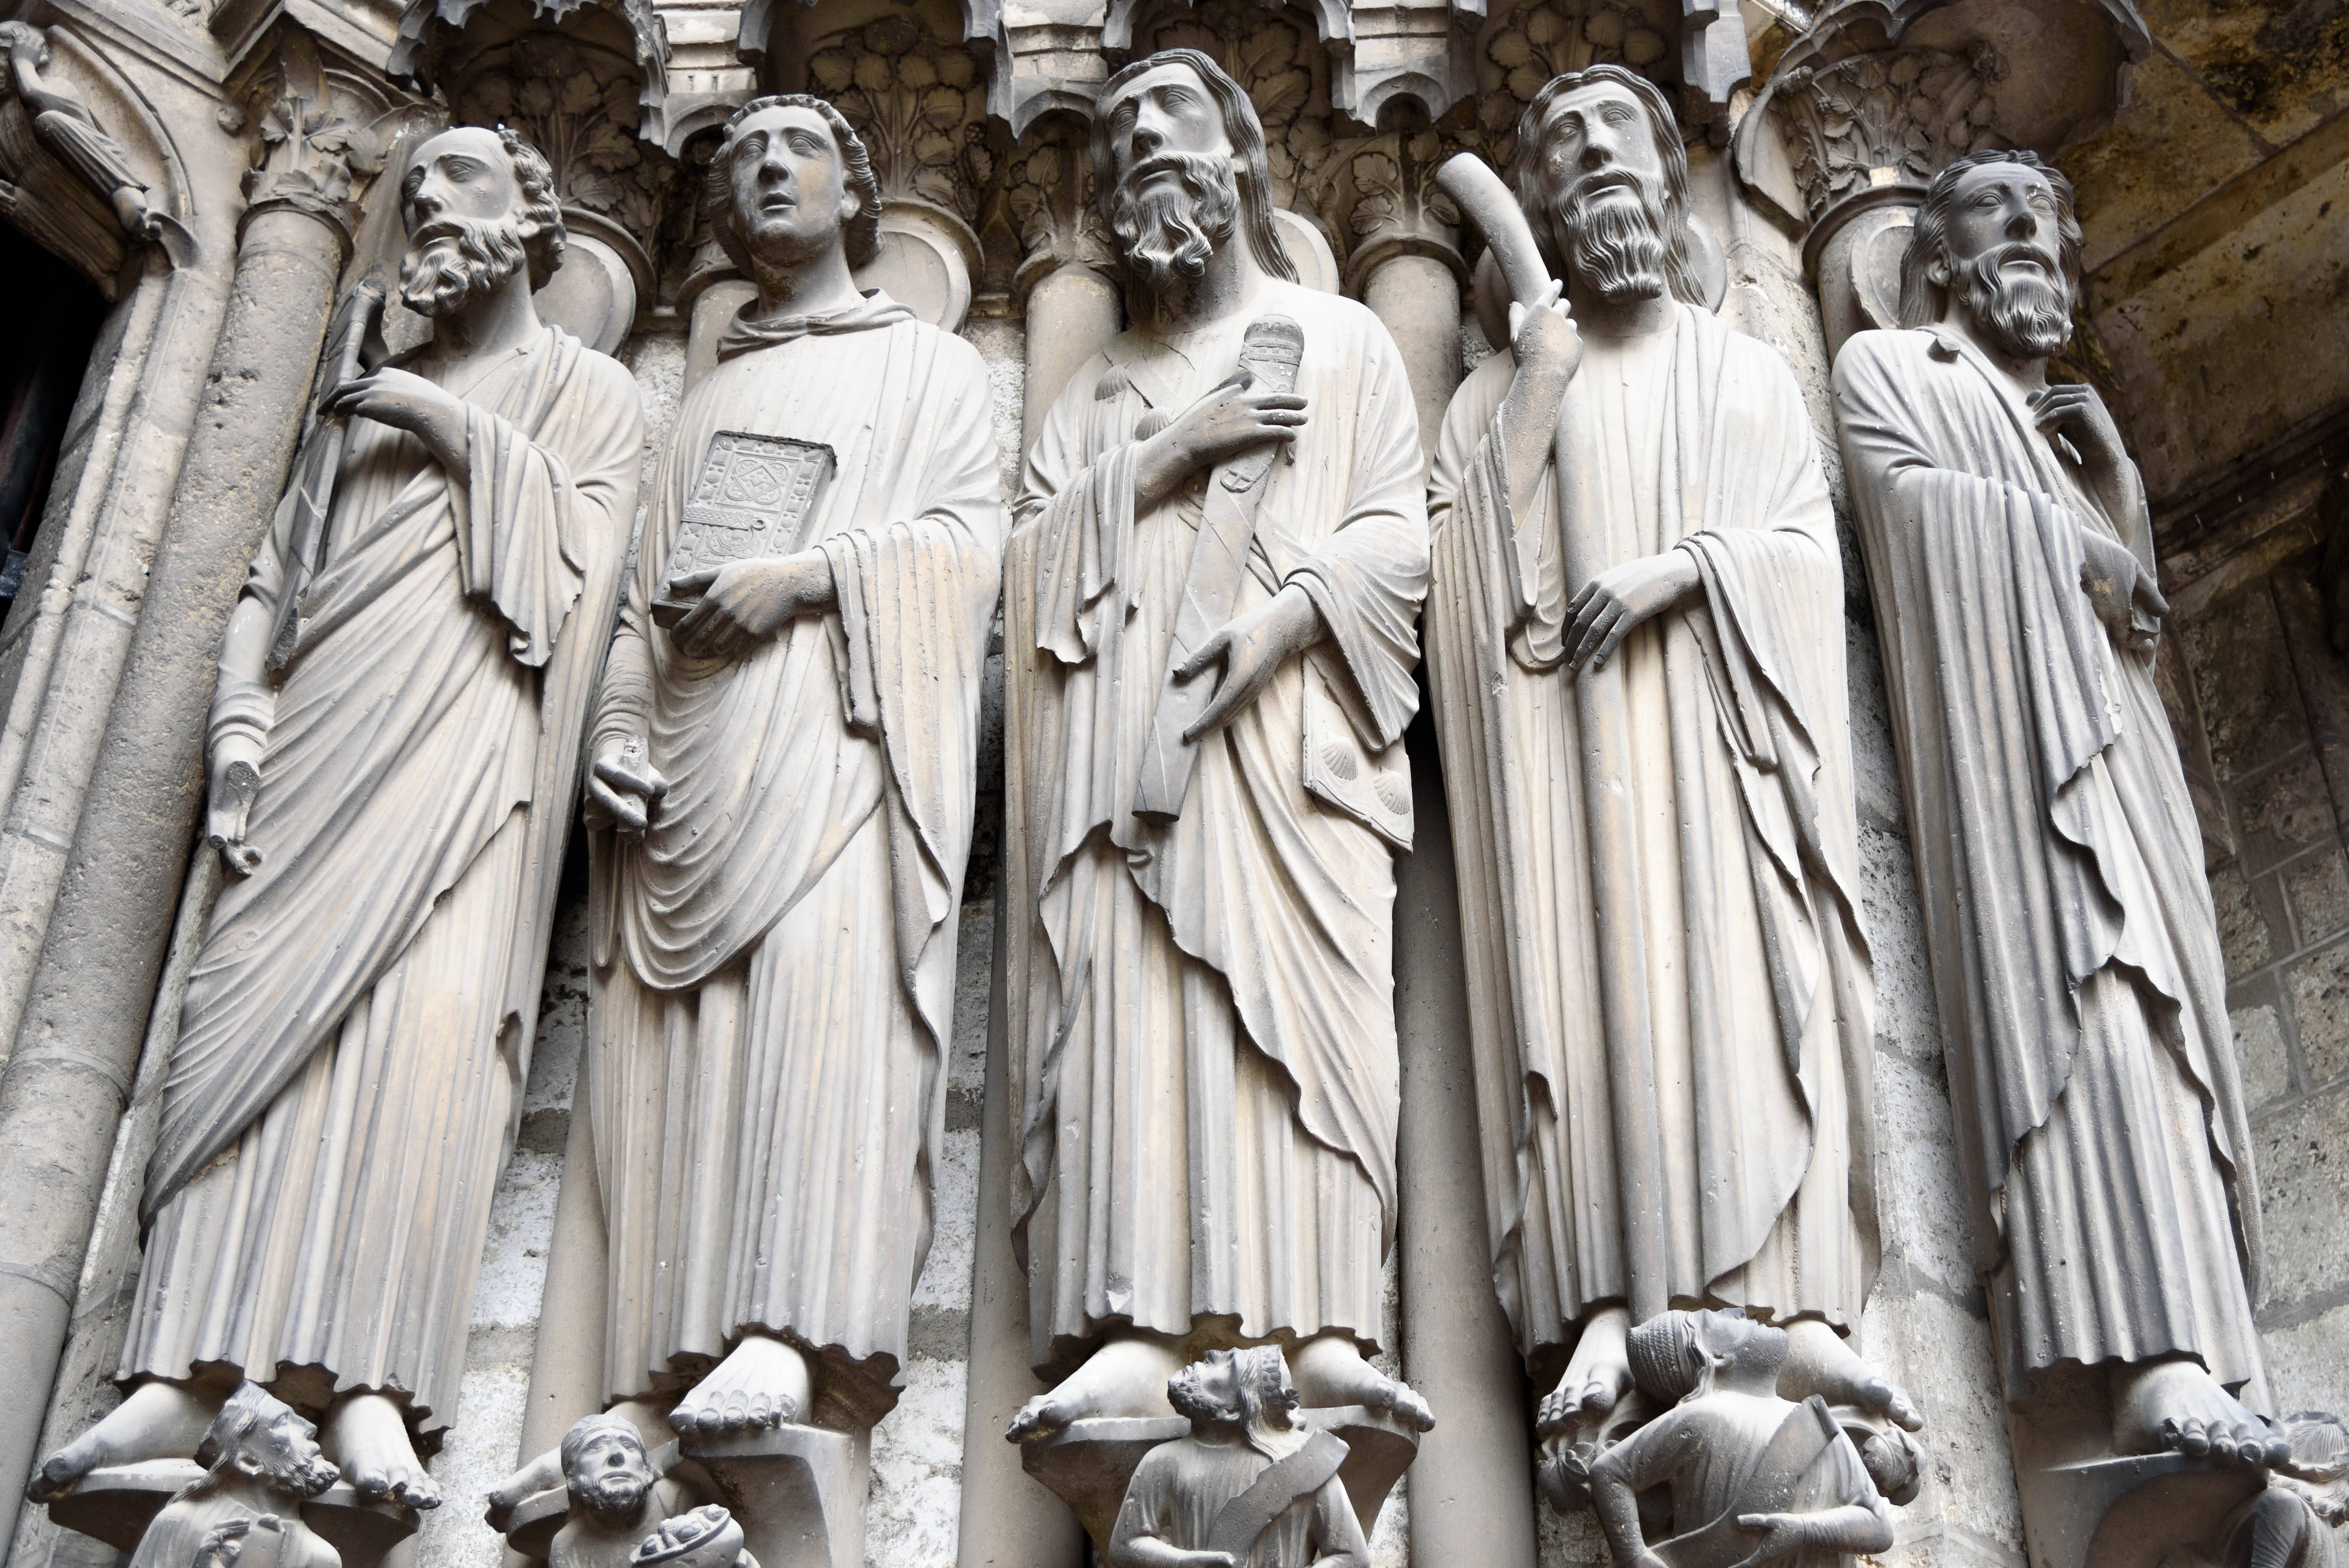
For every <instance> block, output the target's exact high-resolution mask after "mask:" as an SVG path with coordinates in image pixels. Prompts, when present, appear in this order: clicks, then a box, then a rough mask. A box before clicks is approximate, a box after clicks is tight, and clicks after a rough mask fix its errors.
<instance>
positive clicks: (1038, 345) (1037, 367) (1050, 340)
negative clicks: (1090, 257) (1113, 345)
mask: <svg viewBox="0 0 2349 1568" xmlns="http://www.w3.org/2000/svg"><path fill="white" fill-rule="evenodd" d="M1120 316H1121V310H1120V303H1119V300H1118V296H1117V285H1116V284H1112V283H1111V282H1110V281H1109V279H1107V278H1105V277H1103V276H1102V274H1101V273H1098V272H1095V271H1094V270H1093V269H1092V267H1089V266H1087V265H1086V264H1085V263H1082V262H1071V263H1068V264H1067V265H1066V266H1064V267H1062V268H1061V269H1060V270H1059V271H1058V272H1055V273H1052V274H1051V275H1050V276H1049V277H1047V278H1045V279H1044V280H1043V281H1042V282H1040V283H1039V284H1037V285H1036V286H1035V288H1034V289H1033V290H1032V291H1030V294H1029V295H1028V380H1027V395H1026V402H1025V405H1024V408H1023V412H1022V413H1021V415H1020V418H1019V433H1020V439H1021V441H1022V442H1023V443H1024V444H1025V445H1028V446H1034V445H1035V444H1036V437H1037V436H1038V434H1039V433H1040V432H1041V431H1042V429H1043V428H1044V416H1045V415H1046V414H1048V413H1050V411H1051V407H1052V400H1053V399H1054V398H1056V397H1059V396H1060V395H1061V387H1065V386H1067V385H1068V384H1069V377H1071V376H1073V375H1075V374H1076V373H1077V366H1080V365H1082V364H1083V363H1084V362H1085V361H1086V360H1088V359H1091V358H1092V356H1093V355H1094V354H1095V353H1097V352H1099V350H1100V349H1101V347H1102V345H1104V344H1106V343H1107V342H1109V340H1110V339H1111V338H1112V337H1115V336H1116V335H1117V332H1118V325H1119V321H1120Z"/></svg>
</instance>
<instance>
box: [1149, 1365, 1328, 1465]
mask: <svg viewBox="0 0 2349 1568" xmlns="http://www.w3.org/2000/svg"><path fill="white" fill-rule="evenodd" d="M1166 1398H1167V1400H1168V1402H1170V1403H1171V1404H1173V1405H1174V1412H1175V1414H1177V1415H1179V1416H1182V1417H1185V1418H1187V1419H1188V1420H1190V1421H1191V1423H1192V1424H1193V1425H1194V1426H1197V1425H1199V1424H1202V1423H1206V1424H1208V1425H1212V1426H1224V1427H1237V1428H1239V1429H1241V1431H1242V1433H1243V1434H1244V1435H1245V1436H1246V1437H1247V1440H1248V1444H1249V1446H1250V1447H1252V1448H1254V1449H1257V1450H1258V1451H1259V1452H1262V1453H1264V1454H1267V1455H1268V1456H1270V1457H1271V1458H1274V1459H1278V1458H1280V1457H1282V1456H1283V1455H1285V1454H1287V1453H1288V1452H1290V1451H1291V1450H1292V1449H1296V1448H1297V1446H1298V1445H1299V1444H1300V1443H1302V1442H1304V1441H1305V1439H1307V1438H1308V1437H1309V1436H1310V1434H1309V1432H1307V1431H1306V1430H1305V1429H1304V1428H1303V1426H1302V1424H1301V1423H1299V1420H1298V1419H1297V1409H1298V1406H1299V1404H1300V1403H1301V1402H1302V1401H1301V1398H1300V1397H1299V1394H1298V1392H1297V1386H1296V1385H1295V1384H1294V1383H1292V1382H1290V1381H1289V1378H1288V1361H1287V1359H1286V1358H1284V1357H1282V1355H1281V1354H1280V1346H1278V1345H1258V1346H1252V1347H1250V1348H1248V1349H1246V1350H1210V1351H1208V1352H1207V1358H1206V1360H1205V1361H1195V1362H1193V1363H1192V1364H1191V1365H1190V1366H1188V1367H1184V1368H1183V1370H1181V1371H1180V1372H1177V1373H1175V1374H1174V1377H1170V1378H1168V1379H1167V1380H1166Z"/></svg>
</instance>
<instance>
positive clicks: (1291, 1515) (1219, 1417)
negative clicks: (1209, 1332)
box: [1109, 1345, 1371, 1568]
mask: <svg viewBox="0 0 2349 1568" xmlns="http://www.w3.org/2000/svg"><path fill="white" fill-rule="evenodd" d="M1166 1398H1167V1399H1168V1401H1169V1402H1170V1403H1172V1404H1173V1405H1174V1410H1175V1413H1176V1414H1178V1415H1181V1416H1184V1417H1185V1418H1188V1419H1189V1421H1190V1423H1191V1435H1190V1436H1189V1437H1187V1438H1178V1439H1175V1440H1174V1441H1173V1442H1170V1443H1162V1444H1160V1445H1159V1446H1158V1447H1156V1448H1154V1449H1151V1450H1150V1452H1148V1453H1147V1454H1145V1455H1143V1460H1142V1462H1141V1463H1140V1464H1139V1465H1137V1466H1136V1467H1135V1468H1134V1471H1133V1480H1131V1481H1129V1482H1128V1483H1127V1485H1126V1489H1125V1502H1124V1505H1123V1507H1122V1508H1121V1509H1119V1511H1118V1516H1117V1529H1116V1532H1115V1533H1114V1534H1113V1535H1112V1537H1111V1541H1110V1549H1109V1561H1110V1565H1111V1568H1370V1560H1371V1559H1370V1549H1369V1548H1368V1547H1367V1546H1365V1545H1364V1544H1363V1543H1362V1526H1361V1521H1359V1520H1357V1519H1356V1518H1355V1517H1354V1504H1353V1501H1352V1500H1351V1499H1350V1498H1349V1497H1348V1496H1347V1495H1346V1489H1345V1487H1344V1485H1343V1484H1342V1483H1341V1482H1340V1480H1338V1466H1339V1465H1340V1462H1342V1461H1343V1460H1344V1459H1345V1457H1346V1445H1345V1444H1344V1443H1343V1442H1341V1441H1340V1440H1339V1439H1336V1438H1334V1437H1332V1436H1330V1434H1329V1433H1328V1432H1322V1431H1316V1430H1315V1429H1313V1428H1311V1427H1309V1426H1308V1425H1306V1424H1305V1423H1304V1422H1303V1421H1301V1420H1299V1418H1298V1414H1297V1412H1298V1394H1297V1388H1296V1386H1295V1385H1294V1384H1293V1383H1291V1382H1290V1381H1289V1377H1288V1363H1287V1362H1286V1361H1285V1360H1283V1359H1282V1357H1281V1354H1280V1347H1279V1346H1275V1345H1259V1346H1251V1347H1249V1348H1247V1349H1245V1350H1211V1351H1209V1352H1208V1353H1207V1358H1206V1360H1205V1361H1201V1362H1197V1363H1195V1364H1194V1365H1192V1366H1189V1367H1185V1368H1184V1369H1183V1370H1182V1371H1180V1372H1177V1373H1176V1374H1174V1377H1171V1378H1169V1379H1168V1380H1167V1384H1166Z"/></svg>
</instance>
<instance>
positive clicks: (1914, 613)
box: [1835, 329, 2260, 1398]
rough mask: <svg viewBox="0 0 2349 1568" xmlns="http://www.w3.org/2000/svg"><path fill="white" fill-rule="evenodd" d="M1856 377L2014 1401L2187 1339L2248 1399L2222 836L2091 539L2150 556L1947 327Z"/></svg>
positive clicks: (1880, 583)
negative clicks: (2099, 576)
mask: <svg viewBox="0 0 2349 1568" xmlns="http://www.w3.org/2000/svg"><path fill="white" fill-rule="evenodd" d="M1835 381H1836V401H1837V409H1838V414H1839V418H1840V420H1841V424H1842V428H1843V447H1844V453H1845V465H1846V468H1847V471H1848V472H1849V474H1850V476H1851V493H1852V504H1853V507H1854V509H1855V510H1856V511H1857V513H1858V517H1859V524H1860V541H1861V543H1862V545H1863V546H1864V548H1865V551H1866V554H1867V557H1868V580H1869V583H1870V584H1871V585H1872V587H1873V589H1874V594H1875V600H1876V619H1877V624H1878V628H1879V629H1880V632H1881V634H1882V639H1883V648H1884V675H1885V685H1886V687H1887V690H1888V692H1889V696H1890V698H1891V707H1892V723H1893V732H1894V735H1895V737H1896V738H1897V739H1898V740H1899V750H1900V764H1901V776H1902V779H1903V780H1904V783H1905V785H1906V787H1907V792H1908V799H1909V842H1910V844H1911V845H1912V846H1913V847H1914V850H1915V852H1916V856H1917V881H1918V891H1919V893H1920V897H1921V899H1922V901H1923V903H1924V909H1925V931H1926V935H1927V938H1928V940H1929V942H1930V947H1931V954H1932V970H1933V987H1934V993H1935V995H1936V998H1937V1000H1938V1002H1939V1004H1940V1017H1941V1040H1942V1048H1943V1049H1944V1050H1945V1051H1946V1052H1947V1053H1948V1055H1949V1060H1950V1099H1951V1110H1952V1111H1953V1112H1954V1113H1955V1115H1956V1117H1957V1122H1958V1149H1959V1155H1960V1160H1961V1164H1962V1167H1963V1170H1964V1172H1965V1176H1966V1179H1967V1183H1968V1187H1969V1190H1970V1197H1971V1220H1972V1230H1973V1239H1974V1246H1975V1262H1976V1264H1977V1266H1978V1267H1979V1268H1980V1269H1981V1270H1982V1273H1983V1274H1984V1276H1985V1278H1986V1280H1987V1282H1988V1284H1989V1285H1990V1295H1991V1300H1992V1304H1993V1313H1994V1322H1995V1324H1996V1326H1997V1328H1998V1331H1999V1332H1998V1340H1999V1345H2000V1350H2001V1353H2002V1359H2003V1363H2004V1369H2005V1374H2006V1382H2007V1392H2008V1395H2009V1397H2010V1398H2021V1397H2022V1396H2023V1394H2025V1393H2027V1392H2028V1391H2029V1389H2030V1387H2031V1380H2032V1375H2033V1373H2035V1372H2037V1371H2040V1370H2042V1369H2044V1368H2046V1367H2051V1366H2053V1365H2054V1364H2055V1363H2056V1362H2058V1361H2063V1360H2069V1361H2076V1362H2078V1363H2080V1364H2082V1365H2085V1366H2094V1365H2095V1364H2096V1363H2097V1362H2099V1361H2104V1360H2107V1359H2115V1360H2120V1361H2140V1360H2145V1359H2147V1358H2149V1357H2158V1356H2163V1355H2168V1354H2170V1353H2173V1352H2178V1351H2183V1352H2186V1353H2189V1354H2191V1355H2193V1356H2195V1357H2199V1359H2200V1360H2201V1361H2202V1362H2203V1363H2204V1365H2205V1366H2207V1367H2209V1369H2210V1371H2211V1372H2212V1374H2213V1375H2215V1376H2216V1377H2218V1378H2219V1380H2220V1382H2222V1383H2224V1384H2226V1385H2228V1386H2230V1387H2235V1386H2240V1385H2241V1384H2243V1383H2246V1382H2248V1381H2251V1380H2252V1379H2254V1378H2256V1377H2258V1375H2259V1369H2260V1357H2259V1341H2258V1337H2257V1331H2256V1328H2255V1326H2254V1325H2253V1323H2252V1321H2251V1289H2250V1286H2251V1284H2254V1283H2255V1274H2256V1266H2257V1259H2258V1256H2259V1184H2258V1181H2256V1180H2255V1179H2254V1176H2253V1173H2252V1168H2251V1158H2252V1157H2251V1136H2250V1131H2249V1127H2248V1124H2247V1122H2246V1120H2245V1117H2244V1109H2243V1098H2242V1089H2241V1086H2240V1082H2239V1079H2238V1077H2237V1069H2236V1063H2235V1052H2234V1046H2233V1040H2232V1037H2231V1034H2230V1027H2229V1023H2228V1017H2227V1012H2226V984H2227V977H2226V967H2225V962H2224V959H2223V957H2222V956H2221V954H2220V947H2219V936H2218V926H2217V921H2216V917H2215V915H2214V914H2213V912H2212V909H2211V903H2210V892H2209V884H2208V883H2207V882H2205V881H2204V880H2203V873H2202V853H2201V847H2200V845H2201V838H2200V833H2199V830H2198V828H2197V825H2196V822H2195V817H2194V807H2193V803H2192V801H2191V799H2189V796H2188V794H2187V791H2186V781H2185V776H2184V774H2183V772H2182V771H2181V770H2180V768H2179V765H2178V748H2177V744H2176V742H2175V741H2174V740H2173V739H2172V738H2171V735H2170V730H2169V720H2168V715H2167V714H2166V713H2165V712H2164V710H2163V708H2162V706H2161V699H2160V696H2159V695H2158V692H2157V690H2156V689H2155V686H2154V679H2153V671H2152V669H2151V666H2150V664H2149V662H2148V661H2147V660H2145V659H2142V658H2140V657H2137V655H2132V654H2128V653H2125V652H2123V651H2121V650H2120V649H2119V648H2117V647H2116V645H2115V644H2114V642H2113V639H2112V637H2111V635H2110V634H2108V633H2107V632H2106V629H2105V627H2104V625H2103V624H2102V623H2100V622H2099V621H2098V620H2097V619H2096V617H2095V614H2094V611H2093V609H2092V607H2091V605H2090V603H2089V601H2088V598H2087V596H2086V594H2085V593H2084V592H2083V590H2082V589H2081V587H2080V585H2079V580H2080V563H2081V555H2082V545H2081V542H2080V541H2081V539H2082V537H2083V534H2084V532H2085V531H2089V530H2093V531H2095V532H2097V533H2100V534H2102V535H2104V536H2105V537H2106V538H2108V539H2116V540H2119V541H2120V542H2122V543H2124V544H2127V546H2129V548H2130V549H2131V550H2132V551H2134V552H2136V554H2137V557H2138V559H2139V560H2140V561H2141V562H2144V563H2145V564H2146V565H2147V567H2148V568H2150V566H2151V564H2152V554H2153V550H2152V542H2151V540H2150V539H2147V538H2123V536H2122V534H2121V532H2120V531H2119V529H2118V528H2117V527H2116V524H2115V522H2114V521H2113V520H2112V519H2111V518H2109V517H2107V516H2106V513H2105V511H2104V509H2103V507H2102V506H2101V504H2099V503H2098V501H2097V500H2095V498H2094V497H2092V496H2091V495H2090V494H2089V493H2088V492H2087V491H2086V490H2084V489H2083V488H2082V487H2081V485H2080V484H2079V483H2077V482H2076V481H2075V479H2074V478H2073V476H2072V474H2071V472H2070V471H2069V470H2068V469H2066V468H2065V466H2064V464H2063V463H2061V462H2059V461H2058V460H2057V458H2056V455H2055V453H2054V449H2052V447H2051V446H2050V445H2049V443H2048V441H2047V439H2046V438H2044V436H2042V435H2040V434H2039V433H2038V431H2037V430H2036V429H2035V428H2033V423H2032V416H2031V412H2030V410H2029V409H2028V408H2027V407H2024V406H2023V404H2022V402H2021V401H2020V399H2019V398H2017V397H2015V396H2014V394H2013V393H2012V392H2010V391H2009V390H2007V389H2006V387H2005V386H2004V384H2003V383H2002V381H2001V380H2000V379H1999V378H1998V377H1997V376H1996V373H1995V372H1994V371H1993V370H1992V367H1991V366H1989V365H1988V364H1987V363H1986V362H1985V361H1983V360H1982V358H1981V356H1980V354H1979V352H1978V351H1977V350H1975V349H1974V348H1973V347H1972V346H1971V345H1970V344H1968V343H1966V342H1965V341H1964V340H1963V339H1962V338H1961V337H1960V336H1959V335H1956V334H1955V333H1951V332H1944V331H1941V330H1940V329H1923V330H1918V331H1908V332H1867V333H1861V334H1858V335H1856V336H1854V337H1853V338H1852V339H1851V340H1850V341H1849V342H1848V343H1847V344H1846V345H1845V346H1844V350H1843V354H1842V356H1841V357H1840V358H1838V359H1837V362H1836V371H1835ZM2128 482H2129V483H2130V484H2132V485H2135V484H2137V482H2138V481H2137V476H2136V473H2135V470H2134V469H2131V471H2130V474H2129V477H2128Z"/></svg>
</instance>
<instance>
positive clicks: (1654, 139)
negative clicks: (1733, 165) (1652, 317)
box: [1513, 65, 1704, 304]
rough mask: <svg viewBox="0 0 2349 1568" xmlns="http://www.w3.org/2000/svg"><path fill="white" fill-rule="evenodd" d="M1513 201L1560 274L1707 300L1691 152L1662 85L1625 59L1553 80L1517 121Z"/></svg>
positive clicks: (1606, 288)
mask: <svg viewBox="0 0 2349 1568" xmlns="http://www.w3.org/2000/svg"><path fill="white" fill-rule="evenodd" d="M1513 174H1514V177H1515V181H1516V191H1517V204H1518V205H1519V206H1521V207H1523V208H1524V209H1525V212H1526V221H1527V222H1530V223H1531V224H1532V225H1533V230H1534V236H1535V238H1536V239H1537V240H1539V241H1540V242H1541V243H1542V246H1543V248H1544V250H1545V251H1547V253H1548V257H1547V259H1548V261H1549V262H1550V263H1551V265H1553V266H1555V267H1557V268H1558V269H1559V274H1560V275H1561V276H1569V275H1578V276H1580V277H1581V278H1583V279H1585V280H1587V281H1588V282H1589V283H1590V284H1593V285H1594V286H1596V287H1597V289H1598V290H1599V296H1600V297H1601V298H1603V299H1607V300H1610V301H1613V300H1629V299H1654V298H1655V297H1657V296H1658V295H1660V294H1663V293H1664V292H1665V290H1667V289H1670V290H1671V294H1672V295H1673V297H1674V298H1676V299H1682V300H1686V301H1688V302H1690V303H1691V304H1701V303H1702V301H1703V299H1704V287H1703V284H1702V281H1701V280H1700V279H1699V278H1698V276H1697V274H1696V271H1695V268H1694V267H1693V266H1692V263H1691V261H1690V256H1689V231H1688V152H1687V150H1686V149H1685V148H1683V147H1682V145H1681V133H1680V127H1679V124H1678V123H1677V122H1676V121H1675V120H1674V119H1672V110H1671V105H1670V104H1668V103H1666V102H1665V101H1664V95H1663V93H1662V92H1661V90H1660V89H1659V88H1657V87H1656V85H1655V83H1653V82H1651V81H1650V80H1648V78H1647V77H1643V76H1640V74H1639V73H1638V72H1636V71H1630V70H1626V69H1625V68H1623V67H1621V66H1608V65H1599V66H1592V67H1590V68H1589V69H1588V70H1581V71H1573V72H1569V73H1568V74H1567V75H1565V76H1562V77H1552V78H1551V79H1550V80H1549V82H1548V83H1547V85H1545V86H1544V87H1543V88H1542V89H1541V91H1539V92H1537V93H1536V94H1535V95H1534V100H1533V102H1531V103H1529V104H1527V105H1526V112H1525V114H1524V115H1523V116H1522V117H1521V118H1520V119H1518V121H1517V156H1516V163H1515V165H1514V168H1513Z"/></svg>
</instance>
